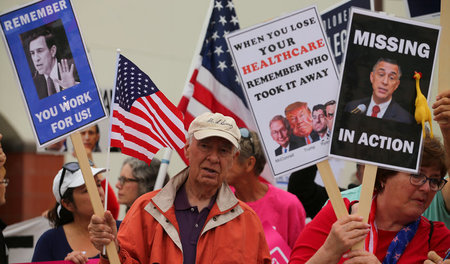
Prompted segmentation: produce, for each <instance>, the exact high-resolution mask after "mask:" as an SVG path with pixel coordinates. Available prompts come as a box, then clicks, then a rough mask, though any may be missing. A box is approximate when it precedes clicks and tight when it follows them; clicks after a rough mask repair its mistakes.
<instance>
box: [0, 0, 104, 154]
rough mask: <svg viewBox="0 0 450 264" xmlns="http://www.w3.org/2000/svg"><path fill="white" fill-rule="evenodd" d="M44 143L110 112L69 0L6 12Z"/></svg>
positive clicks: (4, 21) (9, 39)
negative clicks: (105, 104) (101, 93)
mask: <svg viewBox="0 0 450 264" xmlns="http://www.w3.org/2000/svg"><path fill="white" fill-rule="evenodd" d="M0 23H1V25H2V27H1V28H2V33H3V37H4V40H5V43H6V46H7V48H8V51H9V55H10V58H11V62H12V65H13V67H14V69H15V72H16V76H17V78H18V82H19V84H20V87H21V94H22V98H23V100H24V103H25V105H26V107H25V108H26V110H27V113H28V116H29V119H30V122H31V124H32V128H33V132H34V135H35V137H36V142H37V145H38V147H42V146H47V145H49V144H51V143H53V142H56V141H58V139H62V138H63V137H66V136H67V135H68V134H70V133H71V132H74V131H77V130H80V129H81V128H83V127H86V126H88V125H89V124H91V123H93V122H96V121H99V120H101V119H102V118H104V117H106V113H105V110H104V107H103V104H102V101H101V98H100V95H99V92H98V89H97V85H96V83H95V80H94V75H93V73H92V69H91V67H90V65H89V60H88V57H87V53H86V49H85V45H84V43H83V40H82V38H81V34H80V31H79V29H78V23H77V20H76V18H75V14H74V12H73V10H72V4H71V2H70V1H69V0H45V1H40V2H36V3H32V4H28V5H26V6H23V7H20V8H18V9H15V10H13V11H10V12H6V13H4V14H2V15H0Z"/></svg>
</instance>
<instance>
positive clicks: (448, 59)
mask: <svg viewBox="0 0 450 264" xmlns="http://www.w3.org/2000/svg"><path fill="white" fill-rule="evenodd" d="M441 27H442V29H441V39H440V47H439V76H438V92H442V91H444V90H446V89H448V85H449V84H450V74H449V73H450V50H449V49H448V48H445V45H447V43H449V42H450V29H449V27H450V1H445V0H441Z"/></svg>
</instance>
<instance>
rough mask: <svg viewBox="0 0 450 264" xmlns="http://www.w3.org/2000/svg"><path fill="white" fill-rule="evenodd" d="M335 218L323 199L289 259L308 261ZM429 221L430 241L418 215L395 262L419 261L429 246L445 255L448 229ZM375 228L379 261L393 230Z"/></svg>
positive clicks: (449, 236) (424, 221)
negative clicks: (416, 224) (411, 234)
mask: <svg viewBox="0 0 450 264" xmlns="http://www.w3.org/2000/svg"><path fill="white" fill-rule="evenodd" d="M344 202H345V204H346V206H347V209H348V206H349V204H350V202H349V201H348V199H346V198H344ZM336 220H337V218H336V215H335V213H334V211H333V207H332V205H331V203H327V205H326V206H325V207H324V208H322V210H321V211H320V212H319V213H318V214H317V215H316V217H314V219H313V220H312V221H311V222H310V223H309V224H307V225H306V227H305V229H304V230H303V232H302V233H301V234H300V236H299V237H298V239H297V241H296V242H295V246H294V248H293V249H292V252H291V258H290V260H289V263H305V262H306V261H308V260H309V259H310V258H311V257H312V256H313V255H314V254H315V253H316V251H317V250H318V249H319V248H320V247H321V246H322V245H323V243H324V242H325V239H326V238H327V236H328V233H329V232H330V230H331V226H332V225H333V223H334V222H336ZM433 223H434V231H433V234H432V238H431V242H430V245H428V238H429V235H430V222H429V221H428V220H427V219H426V218H425V217H422V219H421V221H420V224H419V227H418V229H417V232H416V234H415V236H414V238H413V239H412V240H411V242H410V243H409V244H408V246H407V247H406V249H405V251H404V252H403V255H402V256H401V257H400V259H399V261H398V262H397V263H398V264H402V263H404V264H410V263H423V262H424V261H425V260H426V259H427V254H428V252H429V251H430V250H434V251H436V253H437V254H438V255H440V256H441V257H442V256H444V255H445V251H446V250H447V249H448V247H449V246H450V230H448V229H447V228H446V227H445V225H444V223H442V222H433ZM378 231H379V232H378V243H377V248H376V252H375V255H376V256H377V258H378V259H379V260H380V262H382V261H383V259H384V256H385V255H386V251H387V249H388V247H389V244H390V243H391V241H392V239H393V238H394V237H395V235H396V232H389V231H383V230H378ZM345 260H346V259H344V258H341V260H340V261H339V263H343V262H344V261H345Z"/></svg>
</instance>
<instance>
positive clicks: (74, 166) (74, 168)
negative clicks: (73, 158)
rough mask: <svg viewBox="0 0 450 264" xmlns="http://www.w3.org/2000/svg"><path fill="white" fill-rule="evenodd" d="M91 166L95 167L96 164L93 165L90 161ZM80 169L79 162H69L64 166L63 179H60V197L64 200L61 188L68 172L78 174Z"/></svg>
mask: <svg viewBox="0 0 450 264" xmlns="http://www.w3.org/2000/svg"><path fill="white" fill-rule="evenodd" d="M89 166H91V167H93V166H94V163H92V161H90V160H89ZM79 169H80V164H78V162H69V163H66V164H64V165H63V171H62V172H61V179H59V188H58V191H59V197H61V198H62V194H61V186H62V184H63V182H64V176H66V171H70V172H71V173H74V172H76V171H77V170H79Z"/></svg>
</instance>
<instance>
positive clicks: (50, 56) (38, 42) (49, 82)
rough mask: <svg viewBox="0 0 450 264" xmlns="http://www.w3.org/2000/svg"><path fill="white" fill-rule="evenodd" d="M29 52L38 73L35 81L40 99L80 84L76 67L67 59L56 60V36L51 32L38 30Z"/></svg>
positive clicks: (30, 43)
mask: <svg viewBox="0 0 450 264" xmlns="http://www.w3.org/2000/svg"><path fill="white" fill-rule="evenodd" d="M28 51H29V52H30V56H31V60H32V61H33V65H34V68H35V69H36V72H35V73H34V75H33V81H34V84H35V87H36V92H37V94H38V97H39V99H43V98H45V97H47V96H50V95H52V94H55V93H58V92H60V91H62V90H63V89H67V88H69V87H72V86H74V85H75V84H77V83H79V82H78V80H76V79H78V77H77V76H76V74H75V65H74V64H73V62H71V61H69V60H67V59H61V60H60V61H59V62H58V60H57V58H56V52H57V47H56V41H55V36H54V35H53V33H51V32H50V31H49V30H45V29H38V30H37V31H36V32H33V33H32V34H31V35H30V38H29V42H28Z"/></svg>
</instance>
